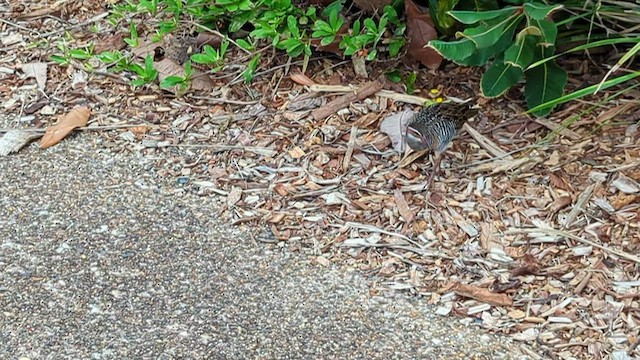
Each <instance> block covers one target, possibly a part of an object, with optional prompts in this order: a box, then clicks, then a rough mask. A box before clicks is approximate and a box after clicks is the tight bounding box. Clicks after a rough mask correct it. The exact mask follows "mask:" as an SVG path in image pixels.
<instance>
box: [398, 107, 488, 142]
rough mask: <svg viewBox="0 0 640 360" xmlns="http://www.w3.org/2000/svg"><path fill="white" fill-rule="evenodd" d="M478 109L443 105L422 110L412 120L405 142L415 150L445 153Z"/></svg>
mask: <svg viewBox="0 0 640 360" xmlns="http://www.w3.org/2000/svg"><path fill="white" fill-rule="evenodd" d="M477 112H478V110H477V109H472V108H470V107H469V106H468V105H467V104H450V103H441V104H436V105H433V106H429V107H427V108H424V109H422V110H421V111H420V112H418V113H417V114H416V115H415V116H414V117H413V119H411V120H410V122H409V125H408V128H407V133H406V136H405V140H406V142H407V145H409V147H410V148H411V149H413V150H427V149H429V150H434V151H438V152H441V151H443V150H444V149H445V148H446V147H447V145H448V144H449V142H451V140H452V139H453V137H454V136H455V135H456V133H457V132H458V130H460V128H461V127H462V125H464V123H465V122H466V121H467V120H468V119H469V118H471V117H473V116H474V115H475V114H477Z"/></svg>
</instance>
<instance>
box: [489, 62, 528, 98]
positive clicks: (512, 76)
mask: <svg viewBox="0 0 640 360" xmlns="http://www.w3.org/2000/svg"><path fill="white" fill-rule="evenodd" d="M522 74H523V72H522V70H521V69H520V68H517V67H514V66H511V65H509V64H505V63H504V61H503V60H502V59H495V60H494V61H493V64H491V67H490V68H489V69H488V70H487V71H485V73H484V74H483V75H482V79H481V80H480V89H481V90H482V95H483V96H485V97H489V98H493V97H498V96H500V95H502V94H504V93H505V92H507V90H509V89H510V88H511V87H512V86H513V85H515V84H517V83H518V81H520V79H522Z"/></svg>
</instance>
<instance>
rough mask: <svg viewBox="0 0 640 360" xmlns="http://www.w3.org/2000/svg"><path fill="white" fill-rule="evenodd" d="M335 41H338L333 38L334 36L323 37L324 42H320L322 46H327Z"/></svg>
mask: <svg viewBox="0 0 640 360" xmlns="http://www.w3.org/2000/svg"><path fill="white" fill-rule="evenodd" d="M335 39H336V37H335V36H333V35H332V36H326V37H323V38H322V40H320V45H322V46H327V45H329V44H331V43H332V42H333V40H335Z"/></svg>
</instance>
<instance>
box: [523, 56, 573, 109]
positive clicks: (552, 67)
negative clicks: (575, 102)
mask: <svg viewBox="0 0 640 360" xmlns="http://www.w3.org/2000/svg"><path fill="white" fill-rule="evenodd" d="M545 50H546V51H549V50H552V49H544V48H541V49H539V50H538V55H537V56H538V57H545ZM525 75H526V78H527V82H526V85H525V90H524V97H525V99H526V100H527V106H528V107H529V109H533V108H536V107H537V106H539V105H540V104H543V103H546V102H549V101H553V100H555V99H558V98H559V97H561V96H562V92H563V91H564V87H565V86H566V85H567V72H566V71H564V70H563V69H562V68H561V67H559V66H558V65H557V64H556V63H555V61H549V62H546V63H544V64H543V65H541V66H537V67H535V68H533V69H530V70H527V71H526V73H525ZM552 109H553V106H550V107H547V108H545V109H540V110H536V111H532V112H533V114H535V115H536V116H545V115H547V114H549V113H550V112H551V110H552Z"/></svg>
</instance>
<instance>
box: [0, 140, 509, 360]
mask: <svg viewBox="0 0 640 360" xmlns="http://www.w3.org/2000/svg"><path fill="white" fill-rule="evenodd" d="M93 136H94V135H93ZM91 141H92V135H91V134H81V135H79V136H73V137H72V138H70V139H67V140H64V141H63V142H62V143H61V144H59V145H57V146H54V147H53V148H51V149H48V150H40V149H39V148H38V147H37V146H36V145H31V146H29V147H27V148H25V149H23V150H22V151H21V152H20V153H18V154H12V155H10V156H8V157H6V158H0V176H2V181H1V182H0V194H1V195H0V209H2V214H1V216H0V239H2V245H1V249H0V309H2V312H1V313H0V358H2V359H19V358H21V357H23V358H30V359H177V358H181V359H202V358H207V359H520V358H521V356H520V355H518V354H516V353H515V351H516V348H517V346H516V345H517V344H513V343H511V342H510V340H509V339H507V338H504V337H498V336H495V335H489V334H486V333H484V332H482V331H481V330H478V329H476V328H475V327H469V326H467V325H465V324H463V323H461V322H460V320H458V319H455V318H448V317H439V316H437V315H435V314H433V308H431V307H429V306H427V305H426V302H425V300H424V299H419V298H412V297H409V296H405V295H403V294H391V295H389V294H387V295H385V296H376V297H372V296H370V295H369V291H368V283H367V280H366V279H364V278H363V277H362V276H361V275H360V274H358V273H357V272H348V271H344V270H340V269H335V268H325V267H322V266H319V265H314V264H311V262H310V261H309V260H308V259H307V258H305V257H304V256H302V255H297V254H294V253H291V252H289V251H288V250H287V249H285V248H281V247H278V246H276V245H266V244H262V243H256V242H254V241H253V240H251V238H250V237H249V236H247V235H246V234H244V233H242V232H241V231H239V230H236V229H234V228H231V227H230V226H228V225H226V224H224V223H221V222H220V221H219V219H218V217H217V216H216V209H215V205H214V203H215V202H214V201H213V200H212V199H211V198H206V197H204V198H203V197H198V196H196V195H193V194H191V193H188V192H184V191H181V190H180V188H179V186H178V185H173V184H165V183H163V182H162V181H160V180H158V179H157V178H155V176H154V172H153V171H152V170H151V168H150V167H151V166H150V164H145V160H144V159H142V158H136V157H135V156H133V155H130V154H113V153H110V152H107V151H104V150H101V149H99V148H98V149H96V148H95V147H92V146H91Z"/></svg>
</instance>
